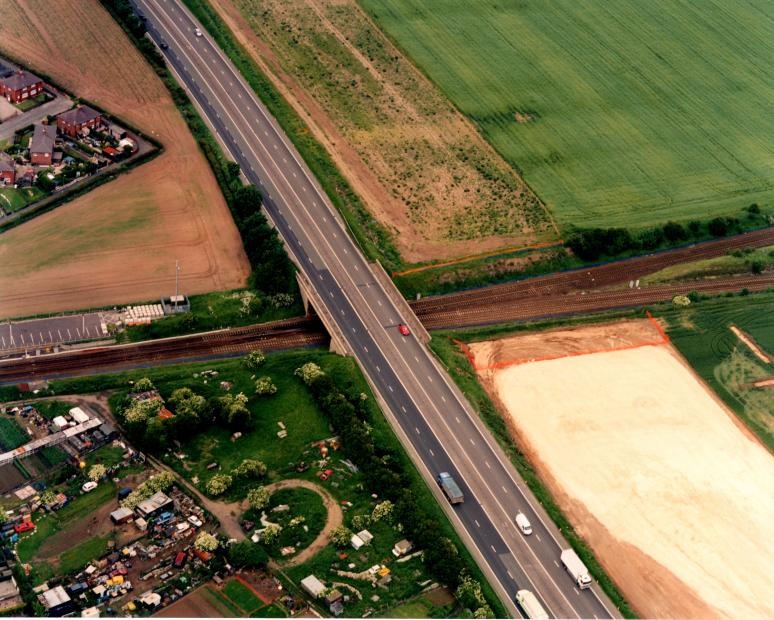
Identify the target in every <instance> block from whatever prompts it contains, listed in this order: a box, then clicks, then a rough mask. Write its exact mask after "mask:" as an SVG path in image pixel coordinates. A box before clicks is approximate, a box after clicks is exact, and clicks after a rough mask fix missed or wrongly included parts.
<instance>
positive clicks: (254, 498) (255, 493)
mask: <svg viewBox="0 0 774 620" xmlns="http://www.w3.org/2000/svg"><path fill="white" fill-rule="evenodd" d="M270 499H271V492H270V491H269V489H267V488H266V487H256V488H254V489H250V490H249V491H248V492H247V503H248V504H250V508H254V509H255V510H262V509H264V508H266V506H268V505H269V500H270Z"/></svg>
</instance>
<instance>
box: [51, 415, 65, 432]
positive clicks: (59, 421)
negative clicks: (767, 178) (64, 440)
mask: <svg viewBox="0 0 774 620" xmlns="http://www.w3.org/2000/svg"><path fill="white" fill-rule="evenodd" d="M53 422H54V426H56V427H57V428H58V429H59V430H60V431H61V430H62V429H63V428H67V420H65V418H64V416H61V415H58V416H56V417H55V418H54V420H53Z"/></svg>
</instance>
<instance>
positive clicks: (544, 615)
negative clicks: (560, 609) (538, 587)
mask: <svg viewBox="0 0 774 620" xmlns="http://www.w3.org/2000/svg"><path fill="white" fill-rule="evenodd" d="M516 602H517V603H518V604H519V607H521V609H522V611H523V612H524V613H525V614H526V616H527V618H532V620H548V612H547V611H546V610H545V609H543V606H542V605H541V604H540V601H539V600H538V599H537V596H535V595H534V594H532V592H530V591H529V590H519V591H518V592H517V593H516Z"/></svg>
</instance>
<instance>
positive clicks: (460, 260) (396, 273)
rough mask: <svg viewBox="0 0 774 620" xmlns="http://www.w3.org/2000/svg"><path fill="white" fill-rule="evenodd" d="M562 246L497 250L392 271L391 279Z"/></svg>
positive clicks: (555, 243) (548, 244) (557, 242)
mask: <svg viewBox="0 0 774 620" xmlns="http://www.w3.org/2000/svg"><path fill="white" fill-rule="evenodd" d="M562 245H564V241H562V240H561V239H560V240H559V241H555V242H549V241H546V242H545V243H537V244H535V245H527V246H523V247H520V248H510V249H508V248H505V249H502V250H497V251H495V252H488V253H486V254H474V255H472V256H466V257H464V258H458V259H456V260H450V261H447V262H445V263H435V264H433V265H425V266H424V267H415V268H414V269H407V270H406V271H393V272H392V277H393V278H395V277H398V276H407V275H409V274H412V273H419V272H420V271H427V270H428V269H439V268H441V267H448V266H449V265H459V264H460V263H467V262H470V261H473V260H478V259H481V258H489V257H490V256H499V255H501V254H502V255H506V254H514V253H516V252H523V251H525V250H541V249H543V248H550V247H558V246H562Z"/></svg>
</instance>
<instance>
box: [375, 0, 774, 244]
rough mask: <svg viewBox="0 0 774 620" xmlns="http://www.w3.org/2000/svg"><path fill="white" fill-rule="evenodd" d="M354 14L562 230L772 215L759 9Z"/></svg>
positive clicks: (552, 7)
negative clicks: (436, 93) (752, 212)
mask: <svg viewBox="0 0 774 620" xmlns="http://www.w3.org/2000/svg"><path fill="white" fill-rule="evenodd" d="M361 5H362V6H363V7H365V8H366V10H368V11H369V12H370V14H371V15H372V17H374V19H375V20H376V22H377V23H378V24H379V25H380V26H381V27H383V28H384V29H385V30H386V32H387V33H388V34H389V35H390V36H391V37H393V39H394V40H396V41H397V43H398V45H399V46H401V47H402V48H403V49H405V50H406V52H407V53H408V55H409V56H410V57H411V59H412V60H413V61H414V62H415V63H416V64H417V65H418V66H419V68H420V69H421V70H423V71H425V72H426V73H427V74H428V75H429V76H430V78H431V79H432V80H433V81H435V82H436V83H437V84H438V85H439V86H440V88H441V90H442V91H443V92H444V93H446V95H447V96H448V97H449V98H450V99H451V100H452V101H453V102H454V104H455V105H456V106H457V107H458V108H459V109H460V110H461V111H462V112H463V113H464V114H466V115H467V116H468V117H469V118H470V119H471V120H472V121H473V122H474V123H475V124H476V126H477V127H478V128H479V130H480V131H481V132H482V133H483V135H484V136H485V137H486V138H487V139H488V140H489V141H490V142H491V144H492V145H493V146H494V147H495V148H496V149H497V150H498V151H499V152H500V153H501V154H502V155H503V157H504V158H505V159H506V160H507V161H508V162H509V163H510V164H511V165H512V166H514V167H515V168H518V169H519V170H522V171H523V173H524V177H525V179H526V180H527V182H528V183H529V184H530V186H531V187H532V188H533V189H534V190H535V191H536V192H537V194H538V195H539V196H540V197H541V198H542V199H543V201H544V202H545V203H546V204H547V205H548V207H549V208H550V209H551V211H552V212H553V214H554V215H555V217H556V218H557V220H558V221H559V223H560V224H561V227H562V228H563V229H566V227H568V226H570V225H577V226H583V227H587V228H593V227H596V226H599V227H620V226H626V227H629V228H630V229H631V230H632V231H634V230H642V229H645V228H648V227H653V226H654V225H656V224H664V223H666V222H668V221H670V220H674V221H679V222H681V223H683V224H685V223H686V222H688V221H690V220H692V219H699V218H707V219H711V218H714V217H728V216H735V215H736V213H737V212H738V211H739V210H740V209H741V208H743V207H744V206H745V205H746V204H749V203H750V202H752V201H755V202H758V203H759V204H760V205H761V208H763V207H764V206H765V207H766V208H767V209H771V206H772V198H774V190H773V188H772V184H771V180H772V169H771V155H770V148H769V147H770V144H769V142H770V141H769V140H768V136H771V135H772V134H773V133H774V117H772V115H771V114H769V113H768V110H767V108H766V107H765V106H764V107H761V105H760V102H761V101H763V100H764V99H766V97H767V96H768V94H769V90H768V86H767V81H766V79H767V77H766V76H767V73H766V69H765V68H764V67H762V66H761V65H760V63H759V62H758V60H759V59H760V58H761V57H767V55H769V56H770V55H771V54H772V53H774V42H772V37H771V36H769V34H768V31H767V30H766V29H764V28H761V27H760V23H761V21H760V20H761V13H760V8H759V6H758V5H757V4H756V3H753V2H735V3H731V4H729V3H711V4H702V5H698V4H692V3H673V4H670V5H668V6H665V5H663V4H661V3H652V2H640V1H638V0H623V1H622V2H619V3H616V10H615V11H610V10H609V9H610V4H609V3H608V2H605V1H604V0H593V1H590V2H582V3H579V2H573V1H571V0H557V1H556V2H551V3H540V4H533V3H524V2H491V3H481V2H469V1H468V0H450V1H447V2H444V3H443V10H437V7H435V6H432V5H428V3H427V2H424V1H423V0H361ZM591 24H593V27H591V26H590V25H591ZM740 29H741V31H744V32H746V33H747V36H746V37H743V38H740V37H739V32H740ZM460 33H464V35H465V36H461V35H460ZM719 76H726V77H724V78H720V77H719ZM728 76H733V79H729V77H728Z"/></svg>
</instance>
